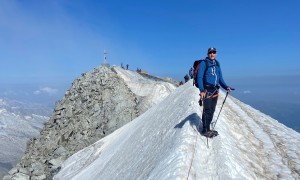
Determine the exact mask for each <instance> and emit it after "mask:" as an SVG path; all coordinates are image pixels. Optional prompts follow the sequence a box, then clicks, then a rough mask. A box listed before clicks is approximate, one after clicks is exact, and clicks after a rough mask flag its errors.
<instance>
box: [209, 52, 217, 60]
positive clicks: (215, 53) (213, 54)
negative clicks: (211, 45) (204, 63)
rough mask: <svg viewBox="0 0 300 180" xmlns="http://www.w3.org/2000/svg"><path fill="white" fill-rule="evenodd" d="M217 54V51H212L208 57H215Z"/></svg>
mask: <svg viewBox="0 0 300 180" xmlns="http://www.w3.org/2000/svg"><path fill="white" fill-rule="evenodd" d="M216 56H217V52H216V51H211V52H209V53H208V58H209V59H215V58H216Z"/></svg>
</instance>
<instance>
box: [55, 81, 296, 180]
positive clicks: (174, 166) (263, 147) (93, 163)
mask: <svg viewBox="0 0 300 180" xmlns="http://www.w3.org/2000/svg"><path fill="white" fill-rule="evenodd" d="M198 93H199V92H198V90H197V89H196V88H195V87H193V86H192V82H191V81H189V82H188V83H186V84H185V85H184V86H181V87H179V88H177V89H176V90H175V91H173V93H171V94H170V95H169V96H168V97H166V99H164V100H163V101H162V102H160V103H159V104H157V105H155V106H153V107H152V108H150V109H149V110H148V111H146V112H145V113H144V114H142V115H141V116H139V117H138V118H136V119H135V120H134V121H132V122H130V123H128V124H127V125H125V126H123V127H122V128H120V129H118V130H116V131H115V132H114V133H112V134H111V135H109V136H107V137H105V138H103V139H101V140H99V141H98V142H96V143H94V144H93V145H91V146H89V147H87V148H85V149H83V150H81V151H79V152H78V153H76V154H74V155H73V156H71V157H70V158H69V159H67V160H66V161H65V162H64V164H63V166H62V169H61V171H60V172H59V173H58V174H57V175H56V176H55V177H54V179H122V180H123V179H128V180H129V179H130V180H131V179H160V180H161V179H299V178H300V151H299V150H300V134H299V133H297V132H296V131H294V130H292V129H289V128H287V127H286V126H284V125H282V124H280V123H278V122H277V121H276V120H274V119H272V118H271V117H269V116H266V115H264V114H263V113H261V112H259V111H257V110H255V109H253V108H251V107H250V106H247V105H245V104H244V103H242V102H240V101H238V100H237V99H235V98H233V97H231V96H229V97H228V98H227V100H226V103H225V105H224V107H223V110H222V113H221V115H220V117H219V120H218V124H217V125H216V129H217V130H218V131H219V134H220V135H219V136H217V137H215V138H214V139H208V145H207V144H206V143H207V139H206V138H205V137H203V136H201V135H200V134H199V132H198V130H197V126H198V125H200V127H201V124H199V123H201V122H200V121H201V118H200V117H201V111H202V110H201V109H200V107H199V105H198V102H197V101H198V98H199V97H198ZM223 99H224V93H221V94H220V97H219V102H218V105H217V108H216V114H217V113H218V112H219V110H220V107H221V104H222V101H223ZM216 114H215V116H216ZM200 130H201V129H200Z"/></svg>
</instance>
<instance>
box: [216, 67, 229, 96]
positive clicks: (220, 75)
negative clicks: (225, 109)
mask: <svg viewBox="0 0 300 180" xmlns="http://www.w3.org/2000/svg"><path fill="white" fill-rule="evenodd" d="M218 63H219V62H218ZM219 84H220V85H221V87H222V88H224V89H225V90H228V88H229V87H228V86H227V84H226V83H225V81H224V79H223V75H222V70H221V66H220V63H219Z"/></svg>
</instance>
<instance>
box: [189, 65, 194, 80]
mask: <svg viewBox="0 0 300 180" xmlns="http://www.w3.org/2000/svg"><path fill="white" fill-rule="evenodd" d="M189 74H190V78H191V79H193V77H194V69H193V68H192V67H191V69H190V71H189Z"/></svg>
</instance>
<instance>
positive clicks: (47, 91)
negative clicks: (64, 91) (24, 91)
mask: <svg viewBox="0 0 300 180" xmlns="http://www.w3.org/2000/svg"><path fill="white" fill-rule="evenodd" d="M57 92H58V90H57V89H53V88H50V87H43V88H40V89H38V90H36V91H34V92H33V94H36V95H39V94H49V95H54V94H56V93H57Z"/></svg>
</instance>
